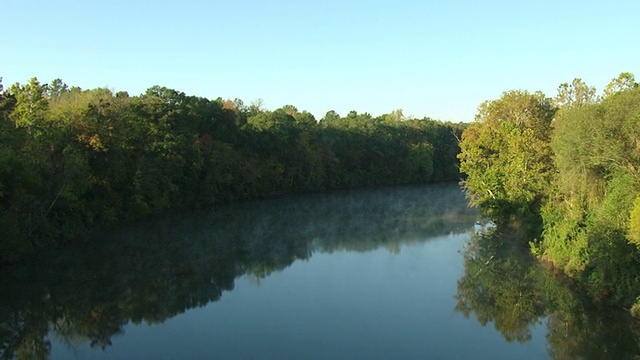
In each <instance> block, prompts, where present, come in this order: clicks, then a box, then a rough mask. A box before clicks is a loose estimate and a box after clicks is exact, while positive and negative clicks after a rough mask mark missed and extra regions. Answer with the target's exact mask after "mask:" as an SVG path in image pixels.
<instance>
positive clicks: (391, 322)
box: [0, 184, 632, 359]
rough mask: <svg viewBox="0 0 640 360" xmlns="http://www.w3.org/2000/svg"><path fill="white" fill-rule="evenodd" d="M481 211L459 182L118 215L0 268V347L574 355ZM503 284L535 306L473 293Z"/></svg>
mask: <svg viewBox="0 0 640 360" xmlns="http://www.w3.org/2000/svg"><path fill="white" fill-rule="evenodd" d="M481 221H482V220H481V219H480V217H479V215H478V213H477V212H476V211H475V210H473V209H470V208H468V207H467V205H466V200H465V198H464V195H463V194H462V192H461V190H460V188H459V187H458V186H457V185H455V184H448V185H446V184H445V185H432V186H420V187H390V188H380V189H364V190H354V191H340V192H332V193H325V194H310V195H300V196H294V197H284V198H278V199H270V200H265V201H252V202H245V203H240V204H235V205H229V206H220V207H216V208H211V209H206V210H200V211H192V212H188V213H180V214H172V215H164V216H158V217H156V218H154V219H150V220H148V221H144V222H141V223H137V224H129V225H123V226H120V227H117V228H112V229H109V230H108V231H103V232H102V233H100V234H95V235H93V236H91V237H89V238H87V239H85V240H83V241H81V242H79V243H78V244H74V246H73V247H71V246H69V247H67V248H65V249H62V250H58V251H54V252H52V253H47V254H40V255H39V256H38V257H36V258H34V259H33V261H32V263H30V264H23V265H20V266H14V267H11V268H7V269H6V271H3V272H2V274H0V304H2V306H1V307H0V329H1V330H2V331H1V332H0V344H2V347H1V348H0V350H2V352H3V353H4V355H8V354H18V355H19V354H25V353H29V354H33V355H35V357H36V358H37V357H47V356H50V357H51V358H54V359H57V358H60V359H66V358H81V359H84V358H99V359H102V358H111V359H120V358H170V359H173V358H225V359H227V358H231V359H236V358H243V359H246V358H278V359H282V358H338V359H339V358H344V359H347V358H451V357H455V358H546V357H549V356H550V354H554V353H555V354H563V355H564V354H566V353H572V352H573V351H575V350H574V349H573V348H572V347H564V348H563V347H558V346H555V347H553V349H552V350H553V351H555V352H553V351H551V352H550V350H549V349H548V347H549V346H550V345H549V342H550V341H556V339H560V337H561V335H562V334H564V332H562V331H564V330H563V328H561V327H560V326H555V327H553V329H554V331H555V332H553V333H552V335H553V334H556V335H557V336H555V337H553V336H551V335H549V334H548V333H547V332H548V329H547V321H549V322H551V320H553V321H554V323H553V324H565V323H567V319H570V316H569V315H567V314H570V312H567V310H566V309H565V308H560V309H559V310H561V311H562V313H560V315H556V316H554V314H556V313H554V311H557V310H558V308H559V307H558V306H555V305H553V304H556V303H558V299H557V298H554V299H552V300H553V301H551V300H549V299H548V297H547V298H545V297H542V296H539V295H536V294H538V293H544V289H543V290H541V288H540V286H541V285H540V284H547V283H549V281H547V280H544V279H546V278H547V277H545V276H546V275H544V274H543V273H542V272H540V271H543V270H540V271H539V270H538V268H536V267H535V266H534V263H532V262H531V261H529V260H530V259H529V260H517V257H516V255H517V254H516V255H514V254H515V253H513V252H509V251H506V252H501V253H499V254H498V253H496V249H498V248H500V247H499V246H498V245H496V242H504V241H505V240H504V237H500V236H498V235H499V231H495V229H494V231H493V232H487V230H486V229H492V228H485V227H483V226H481V225H480V222H481ZM76 245H77V246H76ZM520 253H521V252H520ZM518 256H520V255H518ZM498 257H500V259H502V260H500V261H498ZM487 259H491V260H490V261H488V262H487ZM485 263H487V264H490V265H491V266H494V264H495V266H496V268H495V269H494V270H495V271H490V270H491V269H489V267H487V265H485ZM514 264H515V265H514ZM480 269H482V271H480ZM507 272H510V273H511V274H507ZM478 274H480V275H479V276H478ZM492 274H493V275H492ZM496 274H497V275H496ZM531 274H536V275H531ZM494 275H495V276H494ZM523 278H525V279H526V278H529V279H531V278H535V279H537V280H536V281H528V282H527V281H525V282H523V281H522V279H523ZM514 284H519V285H517V286H515V288H516V289H517V290H518V291H520V292H521V293H526V294H527V297H529V298H534V299H537V300H536V302H535V304H537V305H536V306H533V307H528V308H526V309H527V311H523V312H521V313H518V314H516V315H514V316H515V317H504V316H499V315H500V314H509V313H512V312H509V311H508V310H509V309H507V308H500V307H499V305H500V304H502V303H504V304H509V303H508V302H505V301H502V300H500V298H499V297H494V298H489V297H487V296H486V295H485V294H487V292H490V293H492V294H508V293H506V292H505V291H507V290H504V291H503V290H502V289H508V288H514ZM554 284H555V283H554ZM554 286H555V285H554ZM547 288H549V287H547ZM554 289H556V290H557V289H559V288H554ZM527 292H528V293H527ZM555 293H562V294H564V295H563V296H564V297H563V299H564V300H563V301H564V302H565V303H566V304H569V305H567V308H575V309H582V307H581V306H579V305H580V303H579V301H577V300H572V299H574V298H573V297H572V295H570V294H568V293H563V292H562V291H560V290H557V291H556V292H555ZM487 299H489V301H487ZM492 299H493V300H492ZM514 299H515V298H514ZM495 300H500V301H495ZM496 304H497V305H496ZM511 305H513V303H511ZM511 305H508V306H511ZM554 306H555V308H556V309H555V310H554V309H552V308H553V307H554ZM548 309H552V310H548ZM547 319H550V320H547ZM560 320H562V321H563V322H562V321H560ZM618 320H619V319H618ZM617 322H618V323H620V321H617ZM505 324H508V325H509V326H506V325H505ZM572 324H573V325H575V326H578V328H576V327H574V328H572V329H570V330H573V329H578V330H579V325H580V324H577V323H575V322H573V323H572ZM605 328H606V329H610V328H613V327H611V326H605V327H603V328H602V329H605ZM621 329H622V330H620V331H624V326H623V327H622V328H621ZM583 333H584V332H583ZM545 334H546V335H545ZM550 336H551V337H550ZM613 336H616V337H618V338H621V336H620V335H619V334H618V333H616V332H615V331H614V332H613ZM513 339H517V341H513ZM591 339H592V338H591ZM521 340H522V341H521ZM629 340H631V341H632V339H629ZM577 343H578V344H579V343H580V342H579V341H578V342H577ZM461 344H463V345H461ZM623 348H624V347H620V349H623ZM619 353H620V352H619ZM622 353H624V352H622Z"/></svg>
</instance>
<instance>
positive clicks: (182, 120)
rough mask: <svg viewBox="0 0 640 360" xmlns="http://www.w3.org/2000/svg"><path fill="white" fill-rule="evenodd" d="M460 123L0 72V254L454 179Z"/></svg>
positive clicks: (1, 257)
mask: <svg viewBox="0 0 640 360" xmlns="http://www.w3.org/2000/svg"><path fill="white" fill-rule="evenodd" d="M464 127H465V124H453V123H445V122H441V121H437V120H433V119H430V118H423V119H414V118H406V117H405V116H404V115H403V114H402V111H401V110H395V111H392V112H390V113H389V114H383V115H380V116H377V117H373V116H372V115H370V114H368V113H357V112H356V111H351V112H350V113H348V114H347V115H346V116H344V117H343V116H340V115H339V114H337V113H336V112H335V111H329V112H327V113H326V115H325V116H324V117H323V118H322V119H319V120H317V119H316V118H315V117H314V116H313V115H312V114H311V113H309V112H307V111H299V110H298V109H297V108H296V107H295V106H293V105H285V106H282V107H281V108H279V109H276V110H274V111H269V110H266V109H264V106H263V104H262V102H261V101H259V100H258V101H254V102H252V103H251V104H249V105H246V104H245V103H244V102H243V101H242V100H240V99H234V100H224V99H222V98H217V99H214V100H211V99H207V98H203V97H198V96H191V95H186V94H185V93H183V92H180V91H177V90H173V89H169V88H166V87H161V86H154V87H151V88H149V89H148V90H147V91H146V92H145V93H143V94H141V95H139V96H130V95H129V94H128V93H127V92H125V91H120V92H114V91H112V90H110V89H107V88H97V89H91V90H84V89H81V88H79V87H75V86H71V87H70V86H69V85H67V84H65V83H64V82H63V81H62V80H60V79H55V80H53V81H52V82H51V83H50V84H42V83H40V82H39V81H38V79H37V78H33V79H31V80H29V81H28V82H27V83H24V84H20V83H16V84H13V85H11V86H9V87H8V88H6V89H4V88H3V86H2V82H1V79H0V228H1V229H2V232H3V236H2V239H1V240H0V264H1V263H10V262H16V261H19V260H20V259H21V258H23V257H24V256H27V255H29V254H33V253H34V252H36V251H38V250H39V249H43V248H47V247H52V246H60V245H65V244H67V243H69V242H71V241H73V239H75V238H77V237H78V236H81V235H82V234H86V233H87V232H89V231H91V230H94V229H97V228H100V227H103V226H107V225H109V224H114V223H116V222H123V221H125V222H126V221H134V220H139V219H142V218H144V217H147V216H150V215H152V214H157V213H160V212H166V211H172V210H177V209H191V208H201V207H206V206H210V205H214V204H219V203H225V202H231V201H239V200H246V199H256V198H264V197H274V196H280V195H284V194H293V193H301V192H315V191H326V190H334V189H351V188H357V187H367V186H380V185H403V184H419V183H431V182H443V181H458V180H459V168H458V159H457V157H456V156H457V154H458V153H459V146H458V138H459V136H460V135H461V133H462V131H463V129H464Z"/></svg>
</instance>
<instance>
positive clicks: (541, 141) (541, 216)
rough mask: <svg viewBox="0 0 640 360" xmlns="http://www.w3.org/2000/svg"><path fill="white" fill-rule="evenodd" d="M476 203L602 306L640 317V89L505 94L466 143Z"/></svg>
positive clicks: (572, 87) (489, 106)
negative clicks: (551, 93)
mask: <svg viewBox="0 0 640 360" xmlns="http://www.w3.org/2000/svg"><path fill="white" fill-rule="evenodd" d="M460 148H461V153H460V155H459V159H460V170H461V171H462V172H463V173H465V174H466V175H467V178H466V179H465V180H464V181H463V185H464V187H465V189H466V191H467V194H468V197H469V199H470V202H471V203H472V204H473V205H475V206H477V207H478V208H480V209H481V210H482V211H483V213H485V214H486V215H487V216H488V217H489V218H491V219H492V220H493V221H494V222H495V223H496V224H497V225H498V227H499V228H500V227H501V226H502V227H506V226H507V225H509V226H511V227H512V228H513V227H515V228H516V231H517V233H518V235H517V236H516V238H517V239H518V240H516V241H519V242H524V243H525V244H527V243H528V244H529V246H530V248H531V251H532V252H533V253H534V254H535V255H536V256H537V257H538V258H539V259H540V260H541V261H542V262H544V263H547V264H550V265H551V266H552V267H553V268H554V269H557V270H559V271H561V272H563V273H565V274H566V275H568V276H569V277H570V278H571V279H573V280H574V281H575V283H576V284H577V285H578V287H579V289H580V290H581V291H582V292H584V293H585V294H587V295H588V296H589V297H590V298H592V299H594V300H596V302H597V303H600V304H605V305H613V306H617V307H622V308H624V309H627V310H629V311H630V312H631V314H632V315H634V316H636V317H638V316H640V302H638V300H639V299H640V251H639V247H640V88H639V87H638V83H636V81H635V78H634V76H633V74H630V73H621V74H620V75H619V76H618V77H617V78H614V79H612V81H611V82H610V83H609V84H608V85H607V86H606V88H605V89H604V91H603V93H602V94H601V95H597V94H596V89H595V88H594V87H592V86H589V85H587V84H585V83H584V82H583V81H582V80H581V79H574V80H573V81H572V82H571V83H564V84H561V85H560V86H559V87H558V94H557V95H556V96H555V97H553V98H551V97H547V96H545V95H544V94H543V93H541V92H535V93H529V92H528V91H523V90H513V91H507V92H504V93H503V94H502V96H501V97H500V98H499V99H497V100H493V101H486V102H484V103H483V104H481V105H480V107H479V110H478V114H477V115H476V120H475V122H474V123H472V124H471V125H470V126H469V127H468V128H467V129H466V130H465V131H464V133H463V135H462V140H461V142H460Z"/></svg>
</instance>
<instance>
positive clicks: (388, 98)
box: [0, 0, 640, 122]
mask: <svg viewBox="0 0 640 360" xmlns="http://www.w3.org/2000/svg"><path fill="white" fill-rule="evenodd" d="M0 8H1V9H2V10H1V19H2V20H1V21H2V25H3V26H2V33H1V35H0V76H1V77H3V78H4V80H3V83H4V84H5V86H8V85H10V84H12V83H14V82H25V81H27V80H28V79H30V78H31V77H34V76H35V77H38V79H39V80H40V81H42V82H50V81H51V80H53V79H54V78H61V79H62V80H64V81H65V82H66V83H67V84H69V85H75V86H80V87H82V88H95V87H104V86H107V87H109V88H111V89H113V90H116V91H121V90H124V91H128V92H129V93H130V94H132V95H137V94H140V93H142V92H144V91H145V89H147V88H148V87H150V86H153V85H162V86H167V87H170V88H173V89H176V90H180V91H183V92H185V93H187V94H189V95H197V96H203V97H207V98H217V97H222V98H225V99H227V98H231V99H233V98H241V99H243V100H244V101H245V103H250V102H251V101H252V100H255V99H257V98H262V99H264V101H265V105H266V107H267V108H268V109H276V108H278V107H280V106H282V105H286V104H292V105H295V106H296V107H297V108H298V109H299V110H307V111H310V112H311V113H313V114H314V115H316V117H318V118H320V117H322V116H323V115H324V114H325V112H326V111H328V110H335V111H337V112H338V113H339V114H341V115H346V113H348V112H349V111H350V110H356V111H358V112H369V113H371V114H372V115H374V116H375V115H380V114H383V113H388V112H390V111H392V110H395V109H398V108H400V109H403V110H404V114H405V115H413V116H415V117H419V118H421V117H423V116H430V117H432V118H437V119H441V120H451V121H456V122H457V121H471V120H473V117H474V115H475V113H476V108H477V106H478V105H479V104H480V103H481V102H482V101H484V100H490V99H495V98H498V97H499V96H500V94H501V93H502V92H503V91H505V90H510V89H526V90H529V91H535V90H541V91H543V92H544V93H545V94H547V95H548V96H553V95H555V93H556V89H557V86H558V85H559V84H560V83H561V82H570V81H571V80H572V79H573V78H575V77H580V78H582V79H583V80H584V81H585V82H587V83H588V84H590V85H593V86H596V87H597V88H598V91H601V90H602V89H603V88H604V86H605V85H606V84H607V83H608V82H609V81H610V80H611V79H612V78H614V77H616V76H617V75H618V74H619V73H620V72H623V71H629V72H632V73H634V74H635V75H636V76H637V77H640V45H639V42H638V39H639V38H640V25H639V24H638V14H640V1H637V0H629V1H617V0H609V1H597V2H596V1H590V0H581V1H573V0H567V1H563V0H555V1H546V0H539V1H526V2H525V1H506V0H505V1H503V0H483V1H463V0H458V1H455V0H454V1H437V2H436V1H424V0H422V1H418V0H415V1H414V0H395V1H376V0H366V1H365V0H355V1H353V0H323V1H319V0H318V1H313V0H306V1H305V0H298V1H293V0H288V1H287V0H271V1H269V0H227V1H204V0H203V1H196V0H181V1H161V0H159V1H135V0H127V1H122V0H112V1H87V0H60V1H55V0H33V1H32V0H22V1H10V0H3V1H2V4H1V6H0Z"/></svg>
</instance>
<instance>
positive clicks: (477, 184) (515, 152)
mask: <svg viewBox="0 0 640 360" xmlns="http://www.w3.org/2000/svg"><path fill="white" fill-rule="evenodd" d="M554 114H555V108H554V107H553V105H552V104H551V100H550V99H548V98H545V97H544V95H542V94H541V93H534V94H530V93H528V92H526V91H510V92H505V93H503V94H502V97H501V98H500V99H498V100H494V101H488V102H485V103H483V104H482V105H480V108H479V112H478V115H477V116H476V122H474V123H473V124H472V125H471V126H469V128H468V129H466V130H465V131H464V133H463V135H462V141H461V142H460V148H461V153H460V155H459V156H458V157H459V158H460V169H461V171H462V172H463V173H466V174H467V175H468V177H467V178H466V180H465V181H464V182H463V184H464V186H465V188H466V189H467V194H468V196H469V198H470V201H471V204H472V205H474V206H478V207H480V208H481V209H482V210H483V211H484V212H485V213H486V214H487V215H488V216H489V217H491V218H492V219H494V220H496V221H505V220H509V219H513V218H514V216H515V217H520V218H528V217H530V215H531V214H534V213H535V212H536V211H537V210H538V208H539V206H540V203H541V197H542V196H543V194H544V192H545V189H546V188H547V186H548V183H549V181H550V175H551V170H552V164H551V153H550V148H549V144H548V139H549V136H550V130H551V120H552V119H553V116H554Z"/></svg>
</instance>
